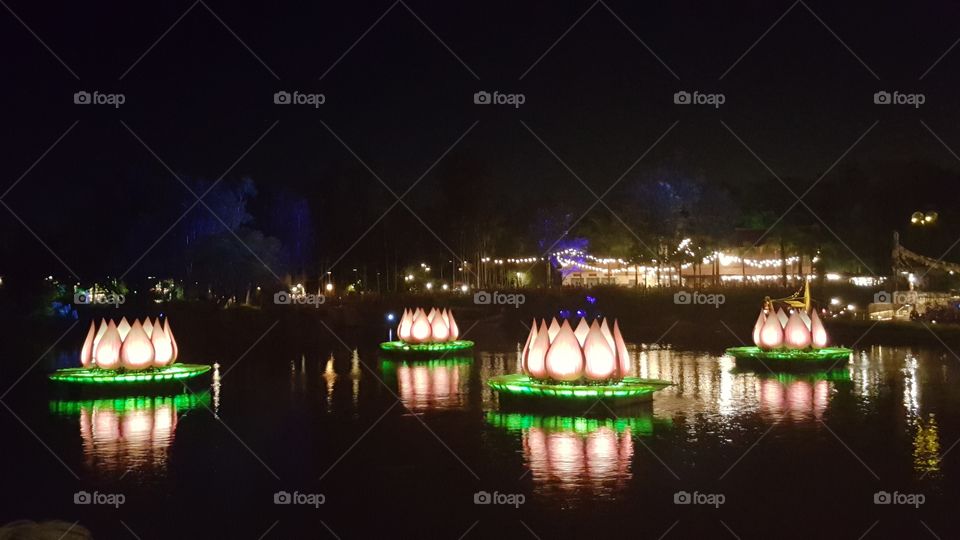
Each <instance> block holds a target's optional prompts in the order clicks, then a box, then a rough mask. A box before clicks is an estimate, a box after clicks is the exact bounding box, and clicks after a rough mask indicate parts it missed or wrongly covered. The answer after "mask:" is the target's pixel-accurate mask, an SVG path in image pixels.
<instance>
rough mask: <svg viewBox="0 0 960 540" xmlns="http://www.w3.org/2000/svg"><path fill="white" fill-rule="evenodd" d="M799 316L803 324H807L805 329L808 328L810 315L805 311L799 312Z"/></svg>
mask: <svg viewBox="0 0 960 540" xmlns="http://www.w3.org/2000/svg"><path fill="white" fill-rule="evenodd" d="M800 318H801V319H803V324H805V325H807V330H808V331H809V330H810V316H809V315H807V312H806V311H801V312H800Z"/></svg>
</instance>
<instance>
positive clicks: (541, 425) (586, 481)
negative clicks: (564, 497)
mask: <svg viewBox="0 0 960 540" xmlns="http://www.w3.org/2000/svg"><path fill="white" fill-rule="evenodd" d="M486 419H487V422H488V423H489V424H490V425H492V426H495V427H498V428H503V429H506V430H507V431H509V432H513V433H519V435H520V442H521V446H522V448H523V456H524V461H525V463H526V466H527V467H528V468H529V470H530V475H531V477H532V479H533V483H534V491H536V492H555V491H559V492H571V491H578V490H587V491H589V492H590V493H591V494H592V495H595V496H600V497H603V496H611V495H614V494H615V493H616V492H619V491H621V490H622V489H623V488H624V486H626V484H627V483H628V482H629V480H630V479H631V478H632V477H633V474H632V472H631V470H630V463H631V460H632V459H633V453H634V445H633V437H634V436H641V435H642V436H648V435H650V434H652V433H653V424H654V422H653V415H652V412H651V410H650V408H649V407H646V408H643V409H640V410H637V411H634V412H631V413H630V415H629V416H626V417H623V418H585V417H572V416H541V415H535V414H522V413H505V412H492V411H491V412H488V413H487V414H486Z"/></svg>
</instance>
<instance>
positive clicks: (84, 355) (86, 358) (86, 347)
mask: <svg viewBox="0 0 960 540" xmlns="http://www.w3.org/2000/svg"><path fill="white" fill-rule="evenodd" d="M95 335H97V331H96V328H95V325H94V324H93V321H90V330H88V331H87V338H86V339H84V340H83V347H81V348H80V365H82V366H83V367H90V364H92V363H93V337H94V336H95Z"/></svg>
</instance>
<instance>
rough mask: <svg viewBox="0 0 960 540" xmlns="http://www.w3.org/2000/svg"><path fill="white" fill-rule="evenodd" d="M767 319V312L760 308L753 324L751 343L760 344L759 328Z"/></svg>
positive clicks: (761, 327)
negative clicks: (755, 322)
mask: <svg viewBox="0 0 960 540" xmlns="http://www.w3.org/2000/svg"><path fill="white" fill-rule="evenodd" d="M766 321H767V312H766V311H765V310H762V309H761V310H760V316H759V317H757V324H755V325H753V344H754V345H756V346H757V347H759V346H760V330H762V329H763V323H765V322H766Z"/></svg>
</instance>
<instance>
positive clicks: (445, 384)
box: [380, 356, 473, 412]
mask: <svg viewBox="0 0 960 540" xmlns="http://www.w3.org/2000/svg"><path fill="white" fill-rule="evenodd" d="M472 360H473V359H472V358H471V357H469V356H456V357H447V358H443V359H439V360H424V361H402V360H401V361H398V360H393V359H381V360H380V368H381V370H382V371H383V380H384V382H386V383H387V384H388V385H390V386H391V387H395V388H397V393H398V395H399V396H400V400H401V401H402V402H403V404H404V405H405V406H406V407H407V408H408V409H410V410H411V411H414V412H419V411H427V410H444V409H456V408H462V407H464V406H466V402H467V397H468V387H467V382H468V381H469V379H470V363H471V362H472Z"/></svg>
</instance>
